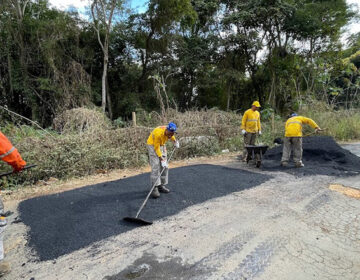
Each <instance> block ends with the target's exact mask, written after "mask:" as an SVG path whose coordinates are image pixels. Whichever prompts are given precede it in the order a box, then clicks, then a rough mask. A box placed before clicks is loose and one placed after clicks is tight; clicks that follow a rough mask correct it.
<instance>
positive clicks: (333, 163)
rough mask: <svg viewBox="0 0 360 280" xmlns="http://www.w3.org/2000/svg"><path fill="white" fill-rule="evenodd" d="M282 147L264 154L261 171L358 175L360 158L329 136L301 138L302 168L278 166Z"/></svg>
mask: <svg viewBox="0 0 360 280" xmlns="http://www.w3.org/2000/svg"><path fill="white" fill-rule="evenodd" d="M282 150H283V145H279V146H277V147H275V148H272V149H270V150H268V151H267V152H266V154H265V155H264V159H263V161H262V167H261V169H262V170H266V171H283V172H288V173H290V174H293V175H297V176H309V175H329V176H351V175H358V174H360V158H359V157H358V156H356V155H354V154H352V153H351V152H350V151H348V150H346V149H343V148H342V147H341V146H339V144H337V143H336V142H335V140H334V139H333V138H332V137H329V136H314V137H305V138H303V163H304V165H305V166H304V167H302V168H295V166H294V164H293V163H291V162H290V164H289V166H287V167H282V166H280V161H281V156H282Z"/></svg>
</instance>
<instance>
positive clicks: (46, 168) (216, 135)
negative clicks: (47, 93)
mask: <svg viewBox="0 0 360 280" xmlns="http://www.w3.org/2000/svg"><path fill="white" fill-rule="evenodd" d="M318 108H319V107H318ZM300 113H301V114H302V115H304V116H308V117H311V118H313V119H314V120H315V121H316V122H318V123H319V125H320V126H321V127H327V128H329V131H328V133H329V134H330V135H333V136H335V138H336V139H338V140H351V139H354V138H357V139H360V134H359V133H360V114H359V113H358V112H351V111H350V112H349V111H341V112H338V111H334V110H331V109H326V110H325V109H321V110H320V109H319V110H316V111H313V110H311V107H308V108H305V109H303V111H302V112H300ZM241 118H242V116H241V115H239V114H235V113H232V112H222V111H219V110H201V111H188V112H185V113H180V112H176V111H174V110H170V111H168V112H167V114H166V116H165V120H163V121H161V117H160V116H159V115H158V114H157V113H145V112H143V113H139V114H138V124H139V126H138V127H136V128H132V127H127V128H118V129H114V128H112V126H111V122H110V121H109V120H108V119H106V118H105V116H104V115H103V114H101V113H99V112H98V111H93V110H89V109H84V108H80V109H74V110H71V111H69V112H66V113H64V114H63V115H62V116H60V117H58V118H57V119H56V124H57V127H58V128H59V131H61V134H55V133H52V135H50V136H48V135H43V134H39V133H37V130H35V129H33V128H30V127H27V126H14V125H8V126H6V127H5V129H4V130H3V131H5V133H6V134H7V135H8V136H9V138H10V139H11V140H12V141H13V143H14V144H15V145H16V147H17V148H18V149H19V151H20V153H21V154H22V156H23V158H24V159H25V160H26V161H27V162H28V163H36V164H38V167H37V168H36V169H32V170H31V171H27V172H24V173H23V174H21V175H20V176H9V177H8V178H6V179H3V182H2V186H3V188H6V187H13V186H16V185H28V184H32V183H35V182H37V181H39V180H47V179H48V178H50V177H55V178H58V179H66V178H70V177H81V176H86V175H90V174H97V173H102V172H108V171H109V170H113V169H121V168H136V167H141V166H145V165H147V164H148V156H147V151H146V140H147V137H148V136H149V133H150V132H151V130H152V129H153V127H155V126H158V125H164V124H166V123H167V122H168V121H174V122H175V123H176V124H177V125H178V127H179V134H178V135H177V137H178V139H180V143H181V149H179V150H178V151H177V152H176V154H175V157H174V159H178V160H179V159H186V158H190V157H191V158H192V157H198V156H211V155H215V154H217V153H219V152H221V150H222V149H229V151H231V152H232V151H241V150H242V148H243V137H242V135H241V133H240V124H241ZM284 121H285V120H282V119H281V118H279V117H277V118H274V120H270V121H266V122H263V124H262V125H263V129H262V131H263V135H262V136H261V137H260V138H259V140H258V144H259V143H262V144H268V145H272V141H273V139H274V138H276V137H282V136H283V133H284ZM150 124H151V126H150ZM170 149H172V147H171V144H169V150H170ZM8 170H9V167H8V166H5V165H2V170H0V171H8Z"/></svg>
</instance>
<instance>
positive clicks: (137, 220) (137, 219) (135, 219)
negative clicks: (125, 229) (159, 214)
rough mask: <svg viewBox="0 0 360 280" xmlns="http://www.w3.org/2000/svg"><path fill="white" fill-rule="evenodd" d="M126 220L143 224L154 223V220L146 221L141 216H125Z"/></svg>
mask: <svg viewBox="0 0 360 280" xmlns="http://www.w3.org/2000/svg"><path fill="white" fill-rule="evenodd" d="M123 220H124V221H127V222H130V223H133V224H138V225H141V226H148V225H152V222H150V221H146V220H144V219H141V218H135V217H125V218H123Z"/></svg>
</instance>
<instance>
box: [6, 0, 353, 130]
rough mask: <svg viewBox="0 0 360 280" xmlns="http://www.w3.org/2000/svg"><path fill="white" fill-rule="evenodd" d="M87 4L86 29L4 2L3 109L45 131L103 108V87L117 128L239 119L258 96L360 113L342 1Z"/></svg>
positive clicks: (40, 2)
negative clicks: (195, 115)
mask: <svg viewBox="0 0 360 280" xmlns="http://www.w3.org/2000/svg"><path fill="white" fill-rule="evenodd" d="M92 4H93V5H92V8H93V9H91V10H90V9H89V11H88V16H89V20H84V19H83V16H80V15H79V14H78V13H77V11H73V10H70V11H66V12H63V11H59V10H56V9H51V8H49V4H48V2H47V1H46V0H37V1H34V0H0V94H1V100H0V105H3V106H4V105H6V106H7V107H8V108H9V109H11V110H12V111H14V112H17V113H19V114H21V115H23V116H25V117H28V118H30V119H32V120H34V121H37V122H38V123H39V124H40V125H41V126H43V127H49V126H51V125H52V122H53V119H54V118H55V117H56V116H57V115H59V114H61V113H62V112H64V111H65V110H68V109H72V108H76V107H81V106H86V107H92V106H94V105H95V106H101V104H102V88H103V90H106V100H105V101H106V112H107V114H108V116H109V117H110V119H112V120H116V119H117V120H118V123H123V120H127V119H129V118H130V117H131V112H132V111H141V110H145V111H148V112H150V111H157V112H159V113H160V114H164V112H165V110H166V109H167V108H176V109H177V110H178V111H180V112H181V111H186V110H189V109H193V108H198V109H199V108H205V107H206V108H213V107H217V108H219V109H221V110H240V111H242V110H244V109H246V108H247V107H248V106H249V104H250V102H251V101H252V100H254V99H258V100H259V101H260V102H261V103H262V104H263V105H265V106H264V107H265V109H267V110H275V111H276V112H277V113H279V114H281V113H286V112H287V111H290V110H298V109H299V107H301V106H302V104H304V103H307V101H308V100H309V99H320V100H323V101H325V102H326V103H328V104H334V105H335V107H336V108H339V107H344V108H350V107H357V106H358V105H359V94H358V93H359V87H360V73H359V68H360V52H359V49H360V36H359V34H357V35H356V34H355V35H354V36H353V37H352V38H351V40H350V41H349V42H350V44H349V46H348V47H347V48H344V47H343V46H342V44H341V43H340V41H339V37H340V35H341V28H342V27H344V26H345V25H346V24H347V23H348V22H349V20H351V19H353V18H354V17H355V16H356V14H354V12H352V10H351V9H350V7H349V6H348V5H347V4H346V1H345V0H266V1H265V0H150V1H149V3H148V8H147V10H146V12H144V13H135V12H134V11H129V10H127V9H126V5H125V3H123V1H121V0H117V1H114V0H111V1H110V0H101V1H100V0H98V1H93V2H92ZM100 4H104V5H105V6H104V8H105V13H104V14H103V15H102V14H101V9H99V7H100V8H101V6H99V5H100ZM96 5H98V6H96ZM90 11H93V13H91V12H90ZM110 11H113V15H112V22H111V23H110V24H109V21H108V19H109V17H110V14H109V12H110ZM106 19H107V20H106ZM98 35H99V37H98ZM99 42H101V43H102V44H101V45H100V43H99ZM106 48H108V53H107V55H108V59H104V54H105V52H104V51H105V50H106ZM104 62H106V63H107V73H106V74H107V75H106V76H104V75H103V72H104ZM103 82H105V84H104V87H102V84H103Z"/></svg>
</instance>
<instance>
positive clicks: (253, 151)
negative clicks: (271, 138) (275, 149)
mask: <svg viewBox="0 0 360 280" xmlns="http://www.w3.org/2000/svg"><path fill="white" fill-rule="evenodd" d="M245 148H246V150H247V157H246V163H249V161H250V160H255V165H256V167H257V168H259V167H260V166H261V159H262V157H263V155H264V154H265V153H266V151H267V149H268V148H269V146H265V145H259V146H252V145H247V146H245Z"/></svg>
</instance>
